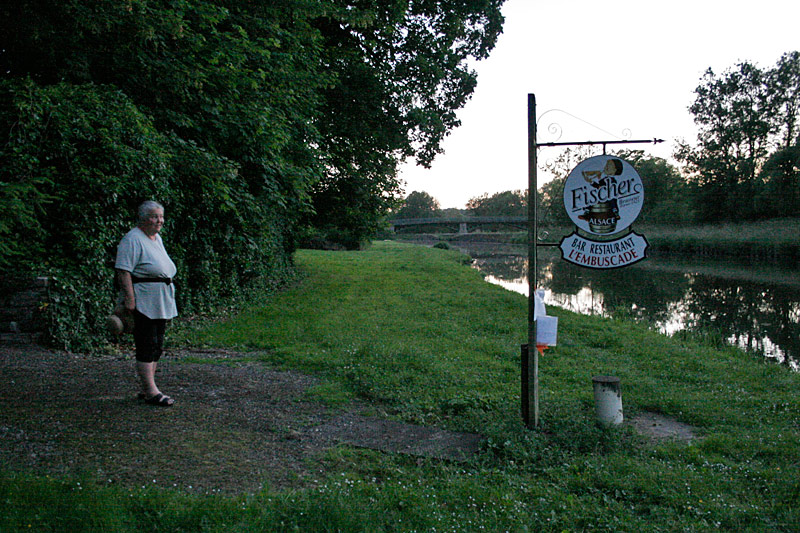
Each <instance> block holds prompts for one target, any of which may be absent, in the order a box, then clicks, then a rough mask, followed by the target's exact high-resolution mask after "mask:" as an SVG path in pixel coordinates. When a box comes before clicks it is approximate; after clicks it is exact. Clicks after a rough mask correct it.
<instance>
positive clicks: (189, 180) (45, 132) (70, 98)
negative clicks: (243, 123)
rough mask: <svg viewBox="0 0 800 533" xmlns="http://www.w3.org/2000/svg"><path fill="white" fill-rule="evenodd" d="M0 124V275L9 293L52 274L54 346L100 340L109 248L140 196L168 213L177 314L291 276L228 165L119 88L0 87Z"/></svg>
mask: <svg viewBox="0 0 800 533" xmlns="http://www.w3.org/2000/svg"><path fill="white" fill-rule="evenodd" d="M0 124H2V126H3V127H2V128H1V129H0V132H2V138H0V181H1V182H2V184H3V187H2V189H0V191H1V192H0V247H1V248H0V275H2V276H3V277H4V279H5V280H6V282H5V283H4V285H7V286H13V285H14V284H15V283H14V282H15V281H16V282H21V281H23V280H25V279H31V278H32V277H34V276H36V275H48V276H50V277H51V278H52V284H51V288H50V300H49V301H48V302H47V303H46V304H45V306H44V311H45V313H44V316H46V317H47V322H48V323H47V334H48V337H49V340H50V342H51V343H53V344H54V345H56V346H59V347H62V348H66V349H70V350H91V349H93V348H95V347H97V346H98V345H99V344H101V343H102V342H103V340H104V338H105V335H106V334H105V332H104V321H105V317H106V316H107V315H108V313H109V312H110V310H111V308H112V305H113V297H114V291H113V276H114V271H113V262H114V257H115V254H116V246H117V244H118V243H119V240H120V239H121V238H122V236H123V235H124V234H125V232H127V231H128V230H129V229H130V228H131V227H133V226H134V225H135V212H136V208H137V206H138V205H139V203H141V202H142V201H144V200H146V199H151V198H152V199H156V200H158V201H159V202H161V203H162V204H163V205H164V206H165V210H166V215H167V222H166V224H165V227H164V229H163V232H162V234H163V236H164V240H165V242H166V245H167V248H168V251H169V253H170V256H171V257H172V258H173V260H174V261H175V263H176V264H177V265H178V268H179V274H178V276H177V279H176V283H177V284H178V287H179V290H178V297H179V302H178V303H179V306H180V308H181V310H182V312H184V313H190V312H193V311H200V310H203V309H207V308H210V307H213V306H215V305H218V304H220V303H221V302H223V301H225V302H227V303H229V302H230V301H231V300H235V299H237V298H241V297H243V295H244V294H245V293H246V292H247V290H251V289H253V288H254V287H257V286H259V285H260V286H263V285H267V284H276V283H280V281H281V280H284V279H286V278H287V276H288V275H289V273H290V272H291V262H290V255H289V251H290V246H288V245H287V243H286V242H285V241H286V231H285V228H284V227H283V226H282V222H281V220H280V219H278V217H277V216H275V215H274V214H272V213H273V212H274V211H272V210H270V209H269V206H267V205H265V204H264V203H263V202H259V201H257V200H256V198H255V197H253V196H252V195H250V194H249V193H248V192H247V191H246V190H244V189H243V187H242V186H241V185H240V182H241V180H240V179H239V177H238V169H237V165H236V164H234V163H233V162H231V161H229V160H226V159H225V158H223V157H222V156H219V155H215V154H212V153H210V152H208V151H206V150H203V149H201V148H200V147H198V146H196V145H195V144H193V143H190V142H186V141H182V140H180V139H179V138H177V137H176V136H174V135H173V136H167V135H164V134H161V133H159V132H158V131H156V130H155V129H154V127H153V125H152V122H151V120H150V119H149V118H148V117H147V116H146V115H144V114H143V113H141V112H140V111H139V110H138V109H137V107H136V106H135V105H133V103H132V102H131V101H130V100H129V99H128V98H127V97H126V96H125V95H124V94H122V93H121V92H119V91H117V90H115V89H113V88H110V87H103V86H98V85H93V84H86V85H77V86H76V85H70V84H64V83H62V84H56V85H50V86H46V87H38V86H36V85H35V84H34V83H33V82H31V81H30V80H24V81H17V82H3V83H2V84H0Z"/></svg>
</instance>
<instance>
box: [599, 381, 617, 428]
mask: <svg viewBox="0 0 800 533" xmlns="http://www.w3.org/2000/svg"><path fill="white" fill-rule="evenodd" d="M592 385H593V386H594V409H595V412H596V413H597V421H598V422H600V423H602V424H610V425H617V424H622V388H621V387H620V382H619V378H617V377H614V376H593V377H592Z"/></svg>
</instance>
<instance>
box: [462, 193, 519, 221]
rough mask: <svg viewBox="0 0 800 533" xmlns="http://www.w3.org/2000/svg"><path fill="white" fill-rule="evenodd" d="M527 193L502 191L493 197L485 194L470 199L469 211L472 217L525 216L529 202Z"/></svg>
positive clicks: (468, 203)
mask: <svg viewBox="0 0 800 533" xmlns="http://www.w3.org/2000/svg"><path fill="white" fill-rule="evenodd" d="M526 196H527V193H526V192H525V191H502V192H498V193H495V194H492V195H488V194H483V195H481V196H476V197H474V198H470V199H469V201H468V202H467V211H468V212H469V214H470V215H472V216H503V217H512V216H525V215H527V214H528V200H527V198H526Z"/></svg>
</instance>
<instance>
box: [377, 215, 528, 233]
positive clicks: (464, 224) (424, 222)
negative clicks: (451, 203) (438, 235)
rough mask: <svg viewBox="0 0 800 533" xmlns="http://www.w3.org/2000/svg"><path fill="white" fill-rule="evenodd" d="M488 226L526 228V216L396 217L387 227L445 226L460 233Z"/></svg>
mask: <svg viewBox="0 0 800 533" xmlns="http://www.w3.org/2000/svg"><path fill="white" fill-rule="evenodd" d="M490 226H508V227H510V228H516V229H526V228H527V227H528V217H521V216H508V217H458V218H436V217H431V218H396V219H394V220H390V221H389V229H390V230H391V231H392V232H393V233H397V232H398V230H399V229H400V228H404V229H409V230H413V229H418V230H424V228H425V227H428V228H430V229H438V228H446V229H452V230H453V231H452V233H456V231H457V232H458V233H459V234H461V235H464V234H467V233H469V232H470V231H475V229H476V228H486V227H490ZM439 231H441V230H439Z"/></svg>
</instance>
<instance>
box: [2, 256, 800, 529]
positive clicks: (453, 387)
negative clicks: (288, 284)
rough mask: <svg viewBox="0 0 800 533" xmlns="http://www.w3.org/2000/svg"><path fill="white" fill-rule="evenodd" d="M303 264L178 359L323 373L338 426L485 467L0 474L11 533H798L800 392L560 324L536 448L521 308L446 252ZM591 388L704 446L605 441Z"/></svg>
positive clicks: (636, 337) (694, 350) (627, 338)
mask: <svg viewBox="0 0 800 533" xmlns="http://www.w3.org/2000/svg"><path fill="white" fill-rule="evenodd" d="M297 262H298V264H299V266H300V267H301V268H302V269H303V271H305V273H306V276H305V278H304V280H303V281H302V282H300V283H298V284H297V285H296V286H295V287H294V288H292V289H290V290H287V291H285V292H283V293H281V294H279V295H277V296H275V297H273V298H271V299H270V300H269V301H268V302H266V303H263V304H261V305H258V306H254V307H253V308H251V309H250V310H248V311H247V312H244V313H241V314H240V315H239V316H237V317H236V318H234V319H232V320H230V321H226V322H224V323H217V324H213V325H209V326H207V327H205V328H204V329H202V330H199V331H194V332H190V333H186V334H185V336H184V339H183V342H190V343H193V344H205V345H213V346H225V347H239V348H244V349H252V350H253V351H252V352H251V353H252V355H251V356H250V357H249V358H250V359H256V360H258V361H262V362H263V364H265V365H270V366H276V367H282V368H291V369H296V370H302V371H304V372H308V373H311V374H314V375H316V376H318V377H319V378H320V379H321V382H320V383H321V384H320V385H319V386H317V387H316V388H315V389H313V390H312V391H311V393H310V394H311V395H312V396H313V397H314V398H315V399H316V400H318V401H321V402H325V403H327V404H328V405H330V406H331V409H336V408H337V407H338V406H343V405H346V404H347V403H348V402H350V401H351V400H354V399H357V400H360V401H362V402H365V403H366V404H368V405H369V406H370V408H371V409H372V410H373V412H374V413H375V414H376V415H378V416H385V417H391V418H396V419H399V420H402V421H405V422H410V423H417V424H425V425H432V426H438V427H443V428H448V429H453V430H460V431H471V432H479V433H482V434H483V435H485V436H486V437H487V439H486V443H485V445H484V447H483V449H482V451H481V453H480V454H479V455H478V456H477V457H476V458H475V459H473V460H472V461H470V462H467V463H449V462H443V461H437V460H433V459H418V458H410V457H408V456H403V455H392V454H383V453H380V452H376V451H369V450H360V449H352V448H348V447H341V448H337V449H335V450H333V451H332V452H330V453H329V454H328V455H327V457H326V458H325V460H324V464H325V471H324V472H320V476H319V479H318V480H317V482H316V483H313V484H312V486H310V487H309V488H306V489H302V490H294V491H288V492H271V491H264V492H263V493H260V494H255V495H242V496H240V497H223V496H195V495H188V494H185V493H181V492H179V491H177V490H174V491H173V490H157V489H146V488H143V489H135V490H124V489H118V488H99V487H98V486H97V485H96V484H93V483H90V482H89V481H90V480H77V481H76V480H75V479H61V480H51V479H49V478H30V477H22V478H21V477H10V476H5V477H3V478H2V479H1V480H0V500H2V501H3V502H4V509H3V513H1V514H0V530H2V531H16V530H25V531H31V530H38V531H41V530H48V529H50V530H59V531H60V530H76V531H77V530H96V531H110V530H118V531H294V530H302V531H339V530H341V531H412V530H416V531H479V530H487V531H505V530H509V531H583V530H597V531H703V530H708V529H712V528H719V529H725V530H732V531H797V527H798V525H799V524H800V506H799V505H798V504H799V503H800V501H798V500H800V477H799V476H798V475H797V474H798V457H800V399H798V395H797V390H798V386H800V375H797V374H791V373H789V372H788V371H786V370H785V369H784V368H781V367H778V366H773V365H769V364H765V363H763V362H761V361H760V360H759V359H757V358H755V357H751V356H748V355H747V354H744V353H743V352H741V351H738V350H736V349H733V348H724V349H717V348H713V347H709V346H705V345H703V344H699V343H697V342H695V341H694V340H692V339H681V338H672V339H670V338H667V337H663V336H660V335H658V334H656V333H653V332H651V331H648V330H647V329H646V328H645V327H643V326H641V325H637V324H634V323H629V322H621V321H611V320H606V319H601V318H597V317H587V316H580V315H576V314H572V313H568V312H565V311H560V310H558V309H555V308H550V311H551V312H552V314H556V315H557V316H559V319H560V324H559V346H557V347H555V348H553V349H552V350H549V351H548V352H547V355H546V356H545V357H544V358H543V359H542V361H541V365H540V380H541V387H542V427H541V429H539V430H536V431H528V430H525V429H524V428H523V427H522V426H521V423H520V420H519V345H520V343H522V342H524V340H525V335H526V333H525V332H526V312H527V311H526V310H527V303H526V299H525V298H524V297H523V296H520V295H518V294H514V293H511V292H508V291H505V290H504V289H502V288H500V287H497V286H494V285H490V284H488V283H485V282H483V280H482V279H481V278H480V275H479V274H478V273H477V272H476V271H474V270H472V269H470V268H468V267H467V266H465V265H464V264H463V257H462V256H460V255H459V254H457V253H455V252H452V251H448V250H437V249H430V248H423V247H416V246H410V245H404V244H400V243H376V244H375V245H374V246H373V247H372V248H371V249H370V250H367V251H362V252H317V251H314V252H310V251H302V252H299V253H298V254H297ZM596 374H614V375H616V376H619V377H620V378H621V380H622V384H623V401H624V407H625V415H626V417H629V418H630V417H632V416H634V415H635V414H637V413H641V412H644V411H652V412H658V413H662V414H665V415H669V416H672V417H675V418H677V419H678V420H680V421H682V422H685V423H688V424H691V425H693V426H694V427H695V428H696V431H697V433H698V434H699V435H700V437H701V438H700V439H699V440H697V441H695V442H693V443H692V444H685V443H679V442H660V443H651V442H649V441H647V440H646V439H645V438H643V437H641V436H639V435H638V434H637V433H635V432H634V431H633V429H632V428H630V427H628V426H624V427H622V428H615V429H605V428H600V427H597V426H596V425H595V423H594V413H593V398H592V387H591V376H593V375H596ZM265 408H268V406H265ZM79 482H80V483H81V484H80V485H77V484H76V483H79Z"/></svg>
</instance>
